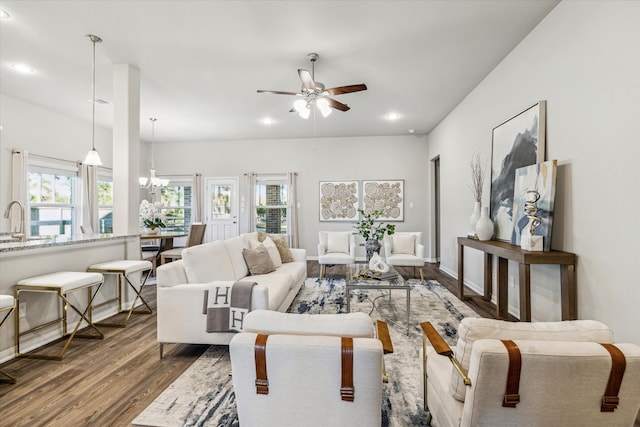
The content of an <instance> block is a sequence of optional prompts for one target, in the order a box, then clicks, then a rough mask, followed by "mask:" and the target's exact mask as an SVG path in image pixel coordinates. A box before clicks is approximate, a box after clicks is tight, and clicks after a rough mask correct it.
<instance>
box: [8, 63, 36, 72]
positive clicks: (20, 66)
mask: <svg viewBox="0 0 640 427" xmlns="http://www.w3.org/2000/svg"><path fill="white" fill-rule="evenodd" d="M11 68H13V69H14V70H15V71H17V72H19V73H22V74H33V73H35V72H36V70H34V69H33V68H31V67H30V66H29V65H26V64H11Z"/></svg>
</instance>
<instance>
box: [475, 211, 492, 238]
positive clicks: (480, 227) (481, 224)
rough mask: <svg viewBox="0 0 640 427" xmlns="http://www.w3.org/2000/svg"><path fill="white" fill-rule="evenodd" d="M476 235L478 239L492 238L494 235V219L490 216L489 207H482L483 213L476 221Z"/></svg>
mask: <svg viewBox="0 0 640 427" xmlns="http://www.w3.org/2000/svg"><path fill="white" fill-rule="evenodd" d="M476 236H478V240H491V238H492V237H493V221H491V218H489V207H486V206H485V207H483V208H482V213H481V214H480V218H478V222H477V223H476Z"/></svg>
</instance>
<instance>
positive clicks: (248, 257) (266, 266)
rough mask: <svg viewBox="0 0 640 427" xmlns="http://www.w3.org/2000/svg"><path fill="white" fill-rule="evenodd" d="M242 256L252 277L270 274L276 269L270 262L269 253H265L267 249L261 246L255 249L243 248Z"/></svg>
mask: <svg viewBox="0 0 640 427" xmlns="http://www.w3.org/2000/svg"><path fill="white" fill-rule="evenodd" d="M242 255H243V256H244V259H245V261H246V262H247V267H248V268H249V272H250V273H251V275H252V276H254V275H258V274H267V273H271V272H272V271H275V269H276V268H275V266H274V265H273V261H271V257H270V256H269V252H267V249H266V248H265V247H264V245H262V244H261V245H258V246H257V247H256V248H255V249H248V248H244V249H243V250H242Z"/></svg>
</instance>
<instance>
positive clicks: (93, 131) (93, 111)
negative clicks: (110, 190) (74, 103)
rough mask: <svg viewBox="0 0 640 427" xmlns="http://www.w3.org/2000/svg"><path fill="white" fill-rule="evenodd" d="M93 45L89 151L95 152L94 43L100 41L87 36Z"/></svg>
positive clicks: (96, 37) (98, 38)
mask: <svg viewBox="0 0 640 427" xmlns="http://www.w3.org/2000/svg"><path fill="white" fill-rule="evenodd" d="M87 37H89V40H91V42H92V43H93V61H92V63H91V104H92V105H91V128H92V130H91V149H92V150H93V151H96V43H100V42H102V39H101V38H100V37H98V36H94V35H93V34H87Z"/></svg>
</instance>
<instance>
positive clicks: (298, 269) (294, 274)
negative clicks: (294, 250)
mask: <svg viewBox="0 0 640 427" xmlns="http://www.w3.org/2000/svg"><path fill="white" fill-rule="evenodd" d="M276 271H277V272H278V273H281V274H287V275H288V276H289V277H291V289H293V287H294V286H296V285H297V284H299V283H303V282H304V279H306V278H307V263H306V262H287V263H285V264H282V265H281V266H280V267H278V268H277V269H276Z"/></svg>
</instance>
